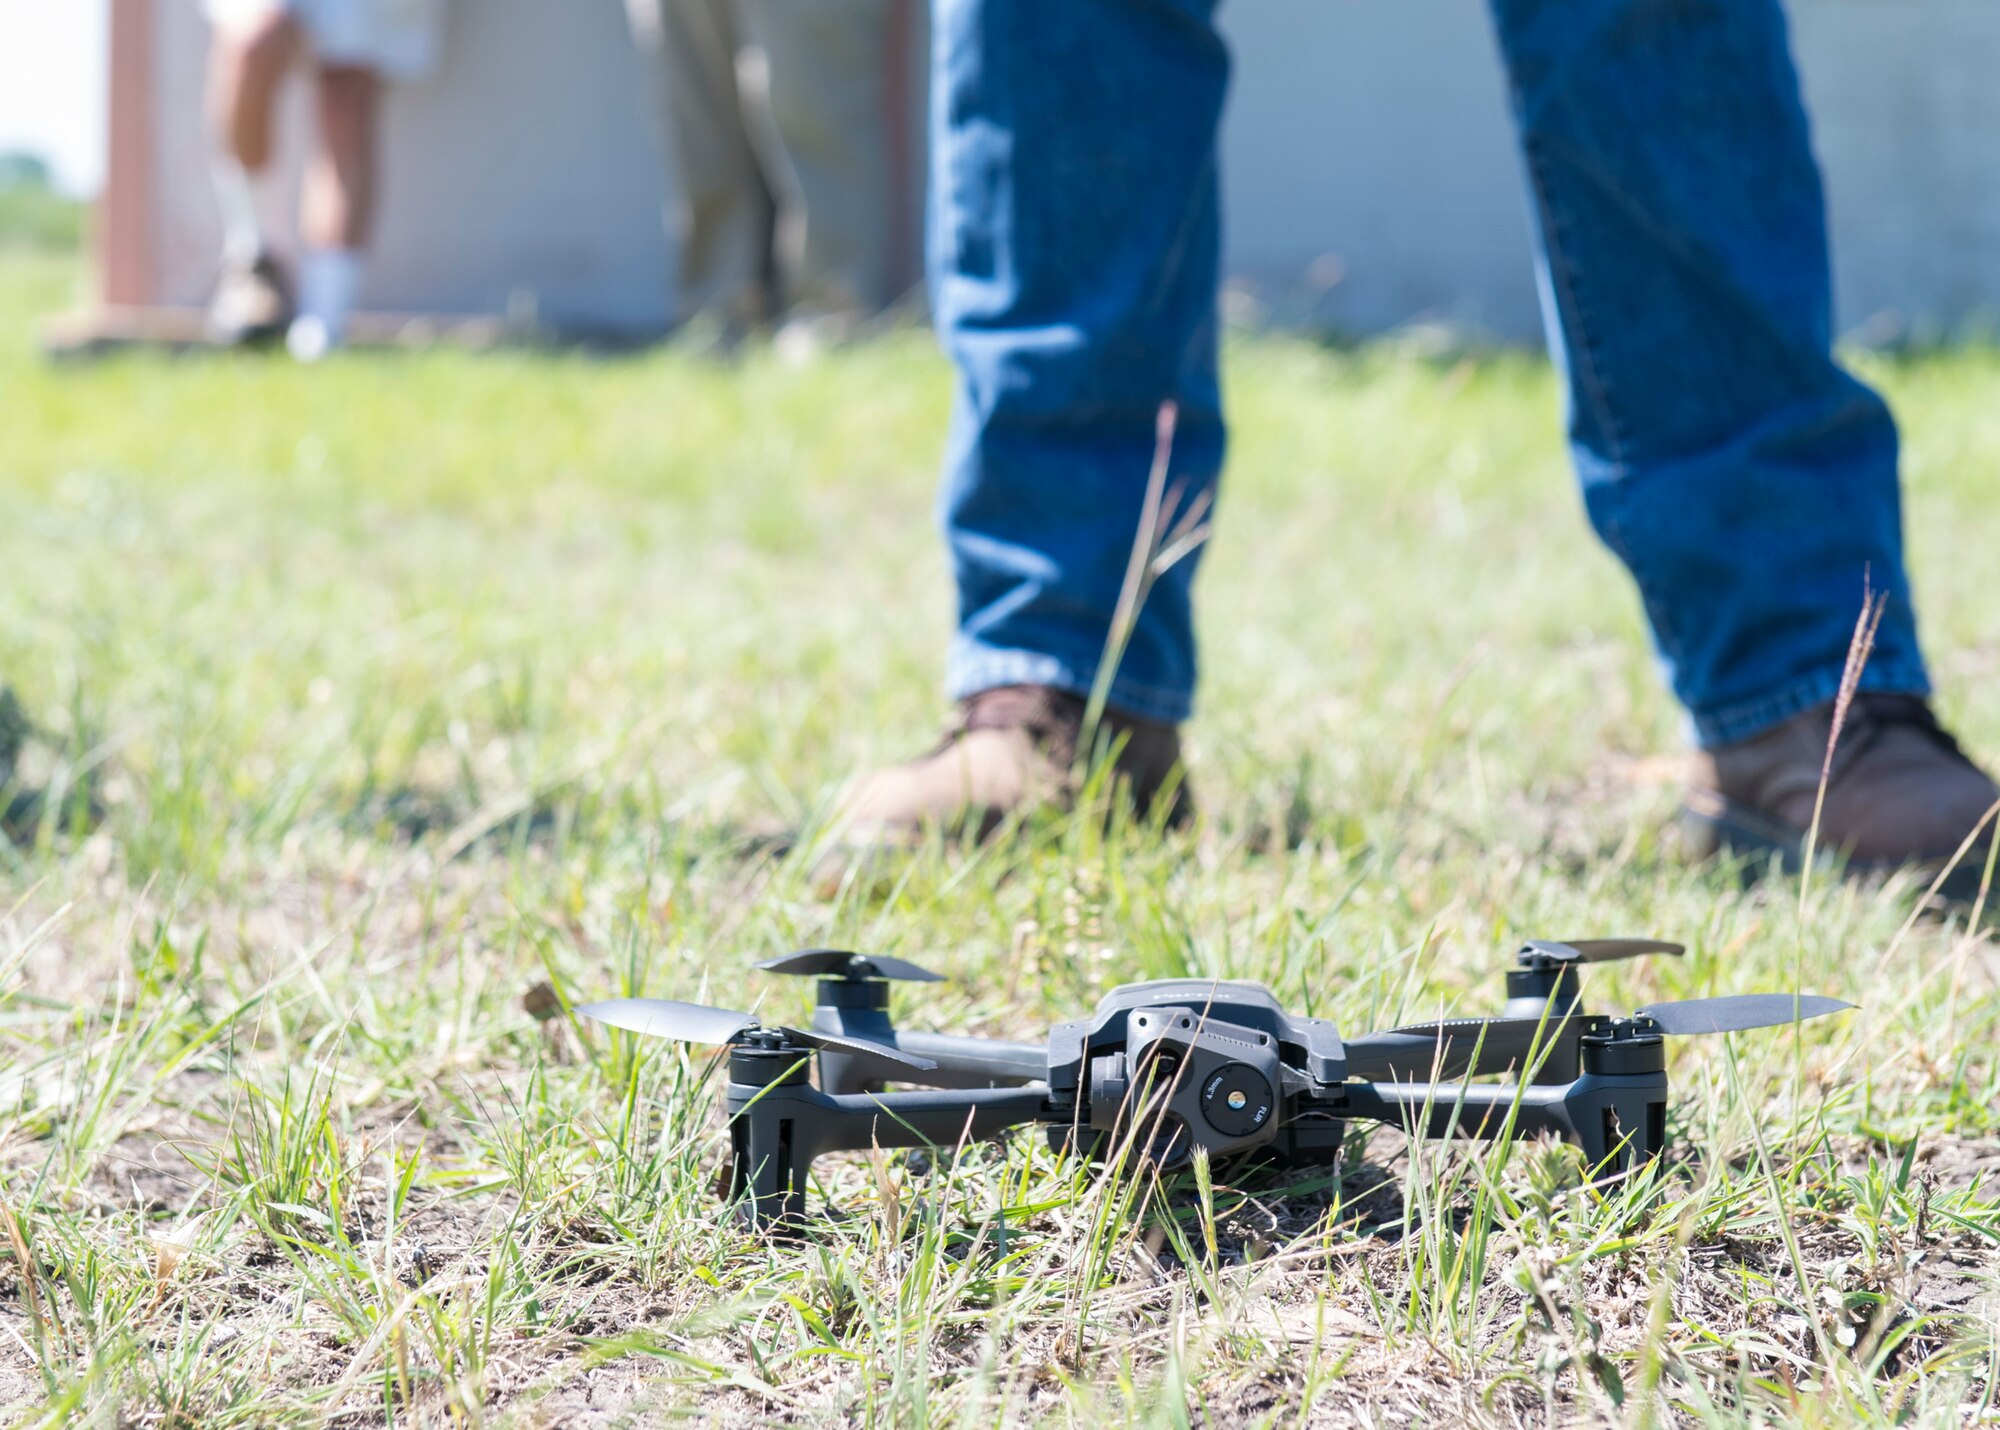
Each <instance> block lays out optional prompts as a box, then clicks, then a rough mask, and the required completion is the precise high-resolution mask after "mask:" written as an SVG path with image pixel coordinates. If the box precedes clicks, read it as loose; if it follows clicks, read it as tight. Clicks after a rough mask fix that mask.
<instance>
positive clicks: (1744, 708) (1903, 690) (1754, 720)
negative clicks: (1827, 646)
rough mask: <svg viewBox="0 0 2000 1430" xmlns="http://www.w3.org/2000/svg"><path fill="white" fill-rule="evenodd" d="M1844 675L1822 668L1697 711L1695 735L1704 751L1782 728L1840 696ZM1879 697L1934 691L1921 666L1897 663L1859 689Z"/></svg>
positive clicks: (1876, 671)
mask: <svg viewBox="0 0 2000 1430" xmlns="http://www.w3.org/2000/svg"><path fill="white" fill-rule="evenodd" d="M1840 677H1841V672H1840V671H1838V670H1822V671H1817V672H1815V673H1813V674H1812V675H1809V676H1805V677H1803V678H1802V679H1799V680H1795V681H1793V682H1792V683H1791V684H1790V685H1787V686H1783V687H1781V688H1780V689H1778V690H1774V691H1771V692H1768V693H1767V694H1764V695H1760V696H1758V697H1757V698H1756V699H1755V700H1744V701H1739V702H1737V703H1736V704H1734V705H1726V706H1723V707H1721V708H1719V709H1714V710H1694V711H1690V712H1689V713H1690V714H1691V715H1692V716H1693V717H1694V728H1695V735H1696V737H1697V738H1698V739H1699V740H1700V741H1701V744H1702V748H1704V749H1709V750H1713V749H1715V748H1716V747H1717V746H1720V745H1733V744H1735V743H1736V742H1737V741H1739V740H1748V739H1749V738H1751V737H1752V736H1753V735H1761V734H1763V733H1764V732H1765V731H1766V730H1769V729H1770V728H1772V727H1773V726H1774V725H1782V724H1784V722H1785V721H1787V720H1789V719H1791V718H1792V717H1793V716H1794V715H1796V714H1798V713H1799V712H1800V711H1802V710H1810V709H1811V708H1812V707H1813V706H1815V705H1824V704H1825V703H1826V702H1827V701H1829V700H1832V699H1833V698H1834V697H1836V696H1837V695H1839V694H1840ZM1855 689H1857V690H1866V691H1869V692H1871V693H1873V694H1876V695H1917V696H1928V695H1929V694H1930V693H1931V682H1930V676H1929V675H1928V674H1927V673H1926V672H1925V670H1924V667H1923V664H1922V663H1921V662H1914V663H1909V664H1904V663H1895V662H1892V663H1890V664H1888V665H1869V666H1867V667H1865V668H1864V669H1863V670H1862V672H1861V680H1860V682H1859V683H1858V684H1857V685H1856V686H1855Z"/></svg>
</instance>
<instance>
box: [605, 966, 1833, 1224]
mask: <svg viewBox="0 0 2000 1430" xmlns="http://www.w3.org/2000/svg"><path fill="white" fill-rule="evenodd" d="M1680 952H1681V949H1680V946H1679V945H1677V944H1662V943H1658V942H1656V941H1653V940H1642V939H1601V940H1577V941H1575V942H1571V943H1551V942H1533V943H1530V944H1528V945H1527V946H1526V947H1524V948H1523V949H1521V951H1520V954H1519V956H1518V958H1517V960H1516V967H1515V968H1514V969H1513V970H1511V971H1510V972H1509V974H1508V978H1507V993H1508V999H1507V1003H1506V1005H1505V1008H1504V1010H1503V1012H1502V1014H1501V1016H1499V1017H1497V1018H1460V1019H1451V1020H1445V1021H1440V1022H1433V1023H1425V1024H1416V1025H1412V1026H1407V1027H1403V1028H1396V1029H1391V1030H1389V1031H1386V1032H1380V1033H1369V1034H1366V1035H1363V1036H1361V1037H1357V1038H1350V1039H1345V1040H1343V1039H1342V1037H1341V1035H1340V1033H1339V1031H1338V1030H1337V1029H1336V1028H1335V1027H1334V1025H1333V1024H1331V1023H1329V1022H1327V1021H1326V1020H1325V1019H1322V1018H1312V1017H1305V1016H1301V1015H1298V1014H1294V1013H1291V1012H1288V1011H1287V1010H1286V1009H1285V1008H1284V1006H1283V1005H1282V1004H1280V1003H1279V1002H1278V1000H1277V998H1276V997H1275V996H1274V995H1273V994H1272V993H1271V991H1270V990H1269V989H1268V988H1265V987H1263V986H1262V985H1261V984H1255V983H1242V982H1227V981H1218V980H1208V979H1166V980H1159V981H1155V982H1148V983H1132V984H1126V985H1125V986H1123V987H1120V988H1115V989H1113V990H1112V991H1111V992H1110V993H1108V994H1106V995H1105V996H1104V997H1103V999H1102V1000H1100V1002H1099V1003H1098V1005H1097V1008H1096V1009H1095V1011H1094V1012H1092V1014H1091V1015H1090V1016H1089V1017H1088V1018H1084V1019H1078V1020H1076V1021H1072V1022H1064V1023H1058V1024H1056V1025H1055V1026H1054V1027H1053V1028H1052V1029H1051V1030H1050V1032H1049V1035H1048V1038H1047V1040H1046V1042H1039V1043H1027V1042H1006V1041H1000V1040H996V1039H987V1038H973V1037H959V1036H952V1035H948V1034H941V1033H929V1032H916V1031H910V1030H905V1029H900V1028H898V1027H897V1026H896V1025H895V1022H894V1020H893V1018H892V1017H891V1016H890V1008H889V984H890V983H891V982H914V983H924V982H935V981H937V975H935V974H932V973H929V972H928V971H926V970H925V969H922V968H920V967H918V966H917V965H915V964H912V963H909V962H907V961H905V960H901V959H894V958H881V957H865V956H863V955H860V954H855V953H848V952H845V951H841V950H832V949H809V950H806V951H803V952H801V953H795V954H787V955H784V956H782V957H779V958H775V959H770V960H767V961H765V962H764V963H762V964H759V965H758V966H759V967H760V968H763V969H765V970H767V971H769V972H773V973H783V974H792V975H799V976H811V977H816V978H817V979H818V980H819V983H818V997H817V999H816V1005H815V1009H814V1013H813V1018H812V1026H811V1028H810V1029H799V1028H787V1027H783V1026H778V1025H766V1024H763V1023H761V1022H760V1021H759V1020H758V1019H757V1018H755V1017H753V1016H752V1015H751V1014H748V1013H736V1012H732V1011H730V1010H727V1009H716V1008H707V1007H703V1006H701V1005H697V1004H688V1003H673V1002H667V1001H664V1000H656V999H619V1000H616V1001H613V1002H610V1003H601V1004H594V1005H590V1006H588V1007H584V1008H581V1009H579V1010H578V1011H579V1012H581V1013H584V1014H586V1015H587V1016H590V1017H592V1018H595V1019H597V1020H599V1021H602V1022H606V1023H610V1024H611V1025H613V1026H616V1027H620V1028H624V1029H627V1030H629V1031H633V1032H638V1033H641V1034H643V1035H647V1036H654V1037H666V1038H674V1039H678V1040H682V1041H688V1042H697V1043H722V1044H726V1045H727V1046H728V1048H729V1057H728V1083H727V1086H726V1087H725V1089H724V1096H723V1101H724V1106H725V1108H726V1110H727V1112H728V1115H729V1133H730V1143H731V1156H730V1173H729V1180H728V1192H729V1196H730V1198H731V1199H732V1200H733V1201H734V1202H735V1203H736V1204H737V1206H738V1208H739V1211H740V1213H741V1215H742V1216H743V1217H744V1218H745V1219H746V1220H747V1221H748V1222H749V1223H750V1224H751V1225H753V1226H768V1225H771V1224H773V1223H776V1222H788V1221H795V1220H797V1219H798V1218H800V1217H802V1216H803V1214H804V1211H805V1193H806V1185H807V1182H808V1180H809V1177H810V1174H811V1169H812V1164H813V1162H814V1161H815V1160H816V1159H817V1158H819V1157H820V1156H823V1155H824V1154H826V1153H828V1152H837V1151H859V1150H865V1149H868V1148H871V1147H879V1148H890V1147H932V1148H941V1149H947V1150H948V1149H951V1148H953V1147H956V1146H959V1145H962V1144H964V1143H967V1142H972V1141H979V1140H983V1139H986V1138H991V1137H995V1136H999V1135H1001V1134H1002V1133H1004V1132H1006V1131H1007V1130H1008V1129H1010V1128H1014V1127H1020V1126H1024V1125H1040V1126H1041V1127H1043V1128H1044V1129H1045V1131H1046V1133H1047V1136H1048V1139H1049V1142H1050V1144H1051V1145H1052V1146H1053V1147H1055V1148H1056V1149H1057V1150H1059V1151H1063V1152H1066V1153H1073V1154H1076V1155H1078V1156H1081V1157H1083V1158H1086V1159H1089V1160H1092V1161H1109V1160H1113V1159H1120V1158H1131V1159H1135V1160H1137V1161H1138V1162H1140V1163H1143V1164H1147V1165H1151V1166H1153V1167H1155V1168H1157V1169H1159V1170H1161V1171H1169V1170H1172V1169H1175V1168H1178V1167H1181V1166H1185V1165H1186V1164H1187V1163H1188V1162H1189V1161H1190V1160H1191V1159H1192V1158H1193V1157H1194V1156H1195V1155H1196V1154H1197V1153H1206V1154H1207V1155H1208V1156H1209V1157H1211V1158H1227V1157H1245V1156H1248V1157H1254V1158H1257V1159H1261V1160H1264V1161H1267V1162H1273V1163H1277V1164H1281V1165H1289V1166H1316V1167H1332V1166H1333V1165H1334V1164H1335V1163H1336V1162H1337V1161H1338V1159H1339V1155H1340V1149H1341V1146H1342V1142H1343V1138H1344V1135H1345V1132H1346V1128H1347V1126H1348V1124H1349V1123H1351V1122H1355V1121H1362V1122H1374V1123H1384V1124H1389V1125H1393V1126H1400V1127H1402V1128H1404V1129H1405V1130H1407V1131H1409V1132H1410V1133H1411V1134H1413V1135H1417V1136H1425V1137H1451V1136H1458V1137H1476V1138H1489V1139H1491V1138H1509V1137H1521V1136H1530V1135H1536V1134H1553V1135H1556V1136H1560V1137H1563V1138H1566V1139H1567V1140H1569V1141H1571V1142H1573V1143H1575V1144H1576V1145H1577V1146H1578V1147H1579V1148H1580V1150H1581V1151H1582V1154H1583V1157H1584V1160H1585V1162H1586V1164H1587V1165H1589V1166H1590V1167H1592V1168H1594V1169H1596V1170H1597V1171H1598V1172H1599V1173H1600V1174H1603V1175H1618V1174H1622V1173H1625V1172H1629V1171H1631V1170H1633V1169H1635V1168H1637V1167H1639V1166H1642V1165H1644V1164H1645V1163H1647V1162H1649V1161H1651V1160H1652V1159H1654V1158H1656V1157H1657V1156H1659V1154H1660V1153H1661V1151H1662V1150H1663V1149H1664V1147H1665V1145H1666V1129H1667V1072H1666V1054H1665V1039H1666V1038H1668V1037H1671V1036H1677V1035H1681V1034H1691V1033H1693V1034H1698V1033H1719V1032H1730V1031H1736V1030H1739V1029H1747V1028H1758V1027H1770V1026H1776V1025H1781V1024H1786V1023H1792V1022H1797V1021H1800V1020H1802V1019H1805V1018H1811V1017H1818V1016H1820V1015H1822V1014H1825V1013H1830V1012H1835V1011H1837V1010H1839V1009H1842V1008H1846V1007H1849V1006H1851V1005H1849V1004H1846V1003H1841V1002H1839V1001H1837V1000H1835V999H1831V998H1815V997H1810V996H1806V995H1794V994H1747V995H1738V996H1735V997H1728V998H1710V999H1696V1000H1693V1001H1689V1002H1681V1003H1666V1004H1660V1005H1656V1006H1654V1007H1651V1008H1646V1009H1641V1010H1640V1011H1639V1012H1638V1013H1637V1014H1635V1015H1633V1016H1632V1017H1629V1018H1610V1017H1604V1016H1600V1015H1595V1014H1591V1013H1587V1012H1586V1011H1584V1009H1583V1007H1582V1000H1581V994H1580V990H1579V985H1578V969H1579V968H1580V967H1581V966H1583V965H1586V964H1591V963H1598V962H1604V961H1607V960H1610V959H1619V958H1630V957H1634V956H1638V955H1641V954H1652V953H1664V954H1678V953H1680ZM815 1067H816V1068H817V1072H818V1082H817V1085H815V1083H814V1080H813V1076H812V1074H813V1071H814V1069H815ZM1494 1077H1501V1078H1504V1079H1505V1080H1504V1081H1497V1082H1496V1081H1490V1080H1488V1081H1475V1079H1492V1078H1494ZM892 1085H894V1088H893V1090H892Z"/></svg>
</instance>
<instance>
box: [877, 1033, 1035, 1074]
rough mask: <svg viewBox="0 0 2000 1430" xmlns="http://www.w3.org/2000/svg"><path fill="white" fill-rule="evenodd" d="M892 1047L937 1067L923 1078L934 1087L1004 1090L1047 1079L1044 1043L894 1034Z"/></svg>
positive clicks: (936, 1034)
mask: <svg viewBox="0 0 2000 1430" xmlns="http://www.w3.org/2000/svg"><path fill="white" fill-rule="evenodd" d="M896 1046H897V1047H899V1048H901V1049H902V1050H903V1051H904V1052H906V1053H911V1054H913V1055H915V1056H917V1057H920V1058H929V1059H930V1060H931V1061H932V1062H934V1063H936V1064H937V1071H936V1072H934V1073H933V1072H927V1073H925V1074H924V1081H925V1082H926V1083H929V1084H931V1085H933V1086H936V1087H954V1086H966V1087H1006V1086H1010V1085H1018V1084H1021V1083H1029V1082H1046V1081H1048V1077H1049V1047H1048V1044H1047V1043H1008V1042H1002V1041H1000V1040H999V1039H997V1038H962V1037H953V1036H952V1035H951V1034H949V1033H905V1032H898V1033H897V1034H896ZM946 1077H953V1078H956V1077H964V1078H966V1079H968V1081H967V1082H965V1083H955V1082H946V1081H945V1080H944V1079H945V1078H946ZM970 1079H977V1081H970Z"/></svg>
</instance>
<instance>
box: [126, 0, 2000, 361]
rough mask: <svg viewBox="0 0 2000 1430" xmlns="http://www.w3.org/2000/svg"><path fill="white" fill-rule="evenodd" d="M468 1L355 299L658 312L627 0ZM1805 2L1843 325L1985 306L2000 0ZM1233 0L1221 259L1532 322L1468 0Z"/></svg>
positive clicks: (1372, 293)
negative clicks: (1225, 251)
mask: <svg viewBox="0 0 2000 1430" xmlns="http://www.w3.org/2000/svg"><path fill="white" fill-rule="evenodd" d="M159 3H160V5H161V7H162V19H163V21H164V22H165V23H164V24H163V26H162V28H163V30H164V31H165V34H166V43H165V44H164V45H163V47H162V52H161V56H160V64H161V66H162V71H161V84H160V86H159V93H160V96H161V109H162V113H161V116H160V127H159V136H160V137H159V142H160V146H161V161H162V174H163V175H164V189H165V202H164V204H163V208H164V209H165V222H164V223H163V225H162V230H161V236H160V251H159V259H160V261H159V268H160V272H161V274H162V277H163V279H164V282H165V287H166V289H167V293H168V296H169V297H171V298H172V299H173V300H175V301H179V302H186V303H194V302H199V301H200V300H201V298H202V296H203V293H204V290H205V288H206V285H207V283H208V280H209V276H210V272H211V268H212V262H213V260H212V258H211V256H210V255H211V254H212V252H213V243H214V237H213V224H214V217H213V212H212V207H211V204H210V201H209V198H208V192H207V183H206V172H205V168H204V161H203V159H202V147H201V135H200V129H199V122H198V117H197V113H196V110H197V100H196V95H197V94H198V91H199V75H200V64H201V54H202V45H203V35H202V27H201V23H200V20H199V18H198V15H197V14H196V0H159ZM455 3H456V4H457V6H458V8H457V10H456V11H455V13H454V15H453V17H452V30H451V34H450V37H449V44H448V52H447V59H446V63H445V65H444V68H443V70H442V72H441V73H440V74H438V75H437V76H436V77H435V78H434V79H433V80H432V81H431V82H429V83H428V84H425V85H423V86H420V87H415V88H412V89H410V90H407V91H403V92H399V93H397V94H396V95H395V96H394V98H393V101H392V112H391V115H390V118H389V126H390V134H391V136H392V143H393V146H394V147H393V162H392V164H391V167H390V178H389V190H388V193H387V195H386V202H385V211H384V213H385V223H384V230H383V233H382V236H381V244H380V255H379V259H378V261H377V263H376V264H375V267H374V271H373V273H372V274H371V276H370V280H369V283H370V287H369V291H368V293H367V295H366V297H367V299H368V301H369V302H371V303H372V304H374V305H376V306H381V307H387V308H407V309H430V310H436V311H474V312H476V311H501V310H504V309H505V308H506V306H507V304H508V300H509V295H510V294H516V295H529V294H532V295H533V301H534V303H535V305H536V308H537V311H538V312H539V313H540V315H541V316H542V317H543V318H545V319H547V320H549V321H552V322H556V323H562V324H570V325H577V326H583V327H588V328H596V329H603V328H628V329H634V330H644V329H647V328H649V327H652V326H656V325H657V324H658V323H659V322H660V321H661V319H662V316H663V314H664V313H665V311H666V296H667V295H666V282H667V279H666V274H667V272H668V258H669V254H668V252H667V249H666V244H665V241H664V239H663V238H662V237H661V233H660V226H659V222H658V212H659V203H660V196H661V192H662V185H661V174H660V170H659V166H658V165H657V163H656V162H655V160H654V158H653V155H652V152H651V149H650V147H649V145H648V143H647V137H646V130H645V113H646V111H645V107H644V105H643V103H642V102H641V99H640V95H639V89H638V84H639V74H638V71H637V65H636V62H635V60H634V58H633V56H632V54H631V51H630V49H629V47H628V46H627V45H626V43H625V38H624V31H623V21H622V16H621V14H620V12H619V7H618V3H617V0H455ZM1016 3H1061V0H1016ZM1792 8H1793V17H1794V25H1795V29H1796V35H1797V41H1798V50H1799V58H1800V63H1801V67H1802V68H1803V70H1804V72H1805V75H1806V84H1807V90H1808V102H1809V104H1810V105H1811V108H1812V110H1813V113H1814V116H1815V118H1816V120H1817V124H1818V136H1819V137H1818V142H1819V147H1820V152H1821V155H1822V158H1823V159H1824V161H1825V164H1826V168H1827V174H1828V185H1829V190H1830V194H1831V201H1832V206H1833V220H1834V232H1835V259H1836V266H1837V271H1838V275H1839V304H1840V317H1841V321H1842V323H1843V325H1845V326H1848V327H1850V328H1851V327H1854V326H1857V325H1862V326H1865V327H1866V328H1867V329H1868V330H1869V331H1871V332H1873V333H1875V334H1877V335H1892V334H1893V333H1894V332H1897V331H1901V330H1905V329H1907V328H1909V327H1913V326H1914V327H1917V328H1919V329H1922V328H1926V327H1933V326H1945V327H1950V326H1955V325H1958V324H1961V323H1964V322H1966V321H1968V320H1973V319H1978V318H1980V317H1982V316H1984V315H1987V314H1992V313H2000V79H1997V78H1996V76H2000V0H1796V3H1795V4H1794V5H1793V7H1792ZM1224 13H1225V16H1226V19H1227V24H1228V28H1229V31H1230V33H1231V36H1232V38H1233V40H1234V43H1235V47H1236V53H1237V86H1236V91H1235V96H1234V101H1233V108H1232V111H1231V113H1230V117H1229V121H1228V131H1227V136H1226V140H1225V145H1226V154H1225V184H1226V187H1227V196H1228V198H1227V206H1228V240H1229V267H1230V272H1231V274H1232V275H1233V276H1234V277H1235V278H1236V279H1237V286H1238V288H1239V289H1240V290H1242V291H1244V292H1246V293H1248V294H1252V295H1254V296H1255V297H1256V299H1257V300H1258V302H1259V305H1260V306H1261V307H1262V308H1263V310H1264V311H1265V312H1267V313H1268V314H1270V315H1271V316H1273V317H1275V318H1277V319H1278V320H1281V321H1284V320H1300V319H1304V318H1308V317H1310V318H1312V319H1314V320H1318V321H1332V322H1335V323H1338V324H1340V325H1342V326H1345V327H1349V328H1352V329H1355V330H1359V331H1372V330H1377V329H1381V328H1385V327H1390V326H1394V325H1397V324H1401V323H1406V322H1410V321H1413V320H1421V319H1439V320H1444V321H1449V322H1452V323H1456V324H1461V325H1465V326H1469V327H1474V328H1478V329H1483V330H1485V331H1488V332H1491V333H1494V334H1498V335H1501V336H1505V337H1510V338H1529V337H1532V336H1533V335H1534V333H1535V332H1536V331H1537V315H1536V307H1535V297H1534V289H1533V284H1532V281H1531V278H1530V273H1529V249H1528V223H1527V216H1526V208H1525V204H1524V202H1523V199H1522V196H1521V192H1520V184H1519V173H1518V165H1517V162H1516V160H1515V157H1514V152H1513V147H1512V141H1511V138H1510V136H1509V133H1508V130H1507V123H1506V115H1505V107H1504V100H1503V95H1502V88H1501V81H1500V76H1499V73H1498V67H1497V64H1496V61H1495V58H1494V53H1493V44H1492V39H1491V34H1490V31H1489V28H1488V24H1487V20H1486V17H1485V14H1484V12H1483V8H1482V4H1481V0H1233V3H1232V4H1231V5H1229V6H1228V7H1226V8H1225V11H1224ZM292 127H293V130H294V131H295V132H296V131H297V130H298V129H299V128H300V127H301V126H300V125H297V124H294V125H293V126H292ZM1335 279H1337V281H1333V280H1335Z"/></svg>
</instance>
